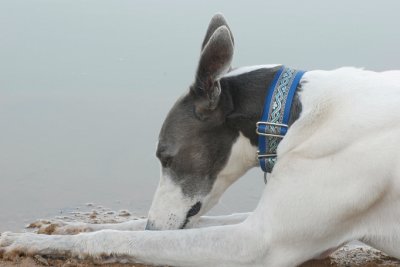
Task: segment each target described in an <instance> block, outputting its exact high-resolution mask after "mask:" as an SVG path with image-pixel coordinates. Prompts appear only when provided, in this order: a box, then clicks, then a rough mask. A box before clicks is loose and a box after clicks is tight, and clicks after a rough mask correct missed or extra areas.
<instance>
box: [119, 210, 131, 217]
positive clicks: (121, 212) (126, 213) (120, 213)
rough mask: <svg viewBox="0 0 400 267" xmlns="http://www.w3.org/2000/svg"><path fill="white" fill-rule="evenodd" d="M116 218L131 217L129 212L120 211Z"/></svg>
mask: <svg viewBox="0 0 400 267" xmlns="http://www.w3.org/2000/svg"><path fill="white" fill-rule="evenodd" d="M118 216H121V217H128V216H131V213H130V212H129V211H127V210H120V211H119V212H118Z"/></svg>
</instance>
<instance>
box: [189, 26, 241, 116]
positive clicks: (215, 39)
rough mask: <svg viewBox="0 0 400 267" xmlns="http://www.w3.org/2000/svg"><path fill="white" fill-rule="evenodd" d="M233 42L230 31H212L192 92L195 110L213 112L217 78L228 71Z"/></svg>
mask: <svg viewBox="0 0 400 267" xmlns="http://www.w3.org/2000/svg"><path fill="white" fill-rule="evenodd" d="M233 49H234V47H233V42H232V37H231V33H230V30H229V29H228V28H227V27H226V26H225V25H223V26H220V27H219V28H218V29H216V30H215V31H214V33H213V34H212V35H211V37H210V38H209V40H208V42H207V44H206V45H205V46H204V49H203V51H202V52H201V56H200V62H199V66H198V68H197V73H196V79H195V83H194V85H193V86H192V91H193V92H194V94H195V95H196V96H197V98H198V101H197V105H196V110H200V111H201V110H208V111H210V110H214V109H215V108H216V107H217V105H218V101H219V97H220V94H221V87H220V84H219V78H220V77H221V76H222V75H224V74H225V73H227V72H228V71H229V69H230V66H231V62H232V58H233Z"/></svg>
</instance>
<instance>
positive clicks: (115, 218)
mask: <svg viewBox="0 0 400 267" xmlns="http://www.w3.org/2000/svg"><path fill="white" fill-rule="evenodd" d="M86 209H87V210H86V211H74V212H70V213H69V214H67V215H64V216H57V217H55V218H54V219H55V220H64V221H70V222H71V221H75V222H76V221H82V222H89V223H119V222H123V221H126V220H133V219H138V218H140V217H141V216H139V215H138V214H134V213H131V212H129V211H128V210H120V211H112V210H110V209H107V208H104V207H102V206H96V205H94V204H92V203H88V204H86ZM9 266H10V267H39V266H54V267H94V266H109V267H150V266H147V265H141V264H118V263H115V264H104V265H99V263H94V262H90V261H82V260H76V259H71V258H66V259H62V260H61V259H50V258H46V257H42V256H39V255H36V256H34V257H17V258H16V259H14V260H13V261H7V260H1V259H0V267H9ZM325 266H331V267H377V266H379V267H380V266H386V267H394V266H399V267H400V261H399V260H396V259H394V258H391V257H389V256H387V255H386V254H384V253H382V252H380V251H378V250H375V249H373V248H370V247H367V246H364V245H362V244H358V243H357V244H350V245H346V246H344V247H342V248H341V249H339V250H337V251H336V252H334V253H333V254H332V255H331V256H330V257H328V258H326V259H323V260H313V261H309V262H307V263H304V264H303V265H301V267H325Z"/></svg>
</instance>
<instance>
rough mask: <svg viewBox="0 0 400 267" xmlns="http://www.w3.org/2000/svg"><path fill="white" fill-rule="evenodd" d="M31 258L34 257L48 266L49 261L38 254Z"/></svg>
mask: <svg viewBox="0 0 400 267" xmlns="http://www.w3.org/2000/svg"><path fill="white" fill-rule="evenodd" d="M33 258H34V259H35V260H36V261H37V262H39V263H40V264H43V265H45V266H49V262H48V261H47V260H46V259H45V258H43V257H42V256H40V255H35V256H34V257H33Z"/></svg>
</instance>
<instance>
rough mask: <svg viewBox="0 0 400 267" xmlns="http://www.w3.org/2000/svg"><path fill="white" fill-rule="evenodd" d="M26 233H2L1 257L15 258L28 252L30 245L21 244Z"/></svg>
mask: <svg viewBox="0 0 400 267" xmlns="http://www.w3.org/2000/svg"><path fill="white" fill-rule="evenodd" d="M23 235H25V234H21V233H11V232H5V233H2V234H1V235H0V259H5V260H14V259H16V258H18V257H19V256H21V255H27V254H28V246H23V245H21V237H22V236H23Z"/></svg>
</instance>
